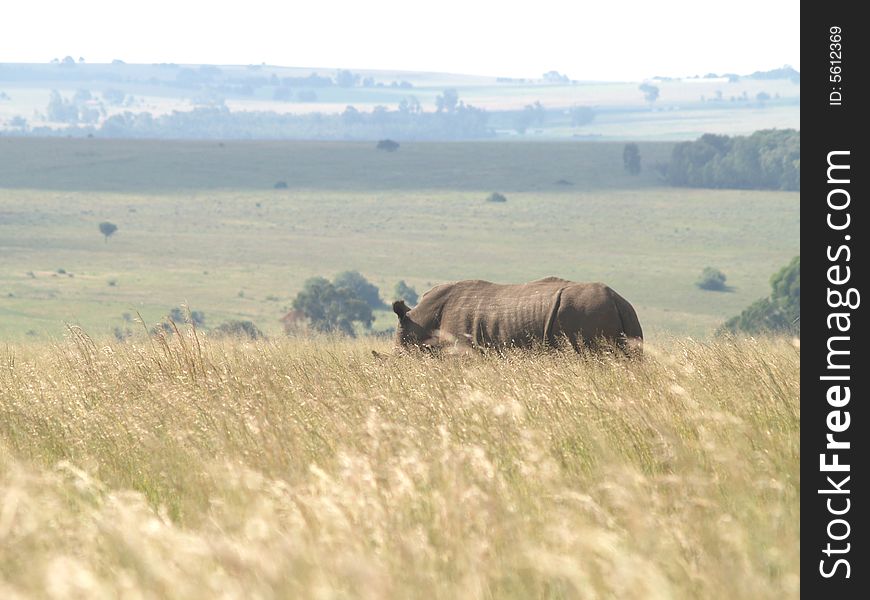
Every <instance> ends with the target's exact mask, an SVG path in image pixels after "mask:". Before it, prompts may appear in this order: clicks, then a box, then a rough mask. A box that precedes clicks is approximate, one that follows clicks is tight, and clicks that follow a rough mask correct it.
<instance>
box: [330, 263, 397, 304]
mask: <svg viewBox="0 0 870 600" xmlns="http://www.w3.org/2000/svg"><path fill="white" fill-rule="evenodd" d="M332 284H333V285H334V286H335V287H336V288H348V289H350V290H351V291H353V293H354V295H356V296H357V297H359V298H360V299H361V300H363V301H364V302H365V303H366V304H368V305H369V306H370V307H371V308H373V309H375V310H377V309H381V308H386V305H385V304H384V301H383V300H381V291H380V290H379V289H378V286H376V285H375V284H373V283H371V282H370V281H369V280H368V279H366V278H365V277H364V276H363V275H362V274H361V273H360V272H359V271H345V272H343V273H339V274H338V275H336V276H335V279H333V280H332Z"/></svg>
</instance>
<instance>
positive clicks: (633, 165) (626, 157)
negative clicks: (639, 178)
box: [622, 144, 640, 175]
mask: <svg viewBox="0 0 870 600" xmlns="http://www.w3.org/2000/svg"><path fill="white" fill-rule="evenodd" d="M622 165H623V167H625V170H626V171H628V173H629V174H630V175H637V174H638V173H640V149H639V148H638V147H637V144H626V145H625V148H623V150H622Z"/></svg>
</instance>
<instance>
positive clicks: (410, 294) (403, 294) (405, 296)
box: [393, 279, 417, 306]
mask: <svg viewBox="0 0 870 600" xmlns="http://www.w3.org/2000/svg"><path fill="white" fill-rule="evenodd" d="M393 298H394V299H395V300H404V301H405V302H407V303H408V304H410V305H411V306H414V305H415V304H417V291H416V290H415V289H414V288H412V287H411V286H409V285H408V284H407V283H405V280H404V279H403V280H401V281H399V283H397V284H396V287H395V289H394V290H393Z"/></svg>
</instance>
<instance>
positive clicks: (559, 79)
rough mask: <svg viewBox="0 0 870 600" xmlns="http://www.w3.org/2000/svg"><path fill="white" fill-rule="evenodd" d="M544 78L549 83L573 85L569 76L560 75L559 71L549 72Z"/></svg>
mask: <svg viewBox="0 0 870 600" xmlns="http://www.w3.org/2000/svg"><path fill="white" fill-rule="evenodd" d="M542 77H543V79H544V81H546V82H548V83H571V80H570V79H569V78H568V76H567V75H563V74H562V73H559V71H547V72H546V73H544V74H543V75H542Z"/></svg>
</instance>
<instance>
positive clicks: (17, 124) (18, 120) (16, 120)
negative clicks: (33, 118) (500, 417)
mask: <svg viewBox="0 0 870 600" xmlns="http://www.w3.org/2000/svg"><path fill="white" fill-rule="evenodd" d="M6 125H7V126H8V127H9V128H10V129H17V130H19V131H27V119H25V118H24V117H22V116H19V115H16V116H14V117H12V118H11V119H9V120H8V121H6Z"/></svg>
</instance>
